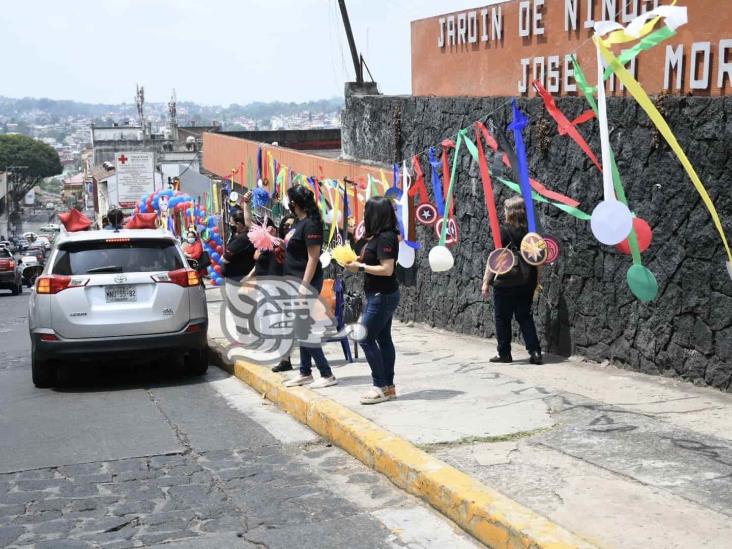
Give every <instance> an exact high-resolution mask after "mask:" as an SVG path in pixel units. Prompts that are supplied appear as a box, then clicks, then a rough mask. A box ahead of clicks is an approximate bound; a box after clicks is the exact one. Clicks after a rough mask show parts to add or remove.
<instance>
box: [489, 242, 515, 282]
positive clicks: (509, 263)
mask: <svg viewBox="0 0 732 549" xmlns="http://www.w3.org/2000/svg"><path fill="white" fill-rule="evenodd" d="M515 261H516V258H515V257H514V255H513V252H512V251H511V250H509V249H508V248H498V249H496V250H493V251H492V252H491V253H490V255H489V256H488V269H489V270H490V271H491V272H492V273H493V274H495V275H499V276H500V275H504V274H506V273H507V272H508V271H510V270H511V269H512V268H513V266H514V262H515Z"/></svg>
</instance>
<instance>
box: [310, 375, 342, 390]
mask: <svg viewBox="0 0 732 549" xmlns="http://www.w3.org/2000/svg"><path fill="white" fill-rule="evenodd" d="M333 385H338V380H337V379H336V378H335V376H330V377H321V378H320V379H319V380H318V381H316V382H315V383H313V384H312V385H311V386H310V388H311V389H322V388H324V387H332V386H333Z"/></svg>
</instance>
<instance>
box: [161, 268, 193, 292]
mask: <svg viewBox="0 0 732 549" xmlns="http://www.w3.org/2000/svg"><path fill="white" fill-rule="evenodd" d="M152 279H153V280H154V281H155V282H171V283H173V284H177V285H178V286H183V287H184V288H186V287H188V286H197V285H198V284H200V283H201V279H200V278H198V273H197V272H196V271H194V270H191V269H178V270H177V271H168V272H167V273H159V274H155V275H152Z"/></svg>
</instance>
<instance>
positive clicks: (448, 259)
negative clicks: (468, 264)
mask: <svg viewBox="0 0 732 549" xmlns="http://www.w3.org/2000/svg"><path fill="white" fill-rule="evenodd" d="M429 261H430V268H431V269H432V270H433V271H434V272H436V273H442V272H445V271H449V270H450V269H452V267H453V265H455V258H454V257H453V256H452V253H451V252H450V250H448V249H447V246H435V247H434V248H432V249H431V250H430V255H429Z"/></svg>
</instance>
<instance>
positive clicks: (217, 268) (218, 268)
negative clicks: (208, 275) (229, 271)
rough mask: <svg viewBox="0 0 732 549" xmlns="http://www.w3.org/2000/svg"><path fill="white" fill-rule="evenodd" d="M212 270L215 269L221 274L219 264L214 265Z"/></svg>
mask: <svg viewBox="0 0 732 549" xmlns="http://www.w3.org/2000/svg"><path fill="white" fill-rule="evenodd" d="M214 271H216V272H217V273H219V274H221V265H216V266H215V267H214Z"/></svg>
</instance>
